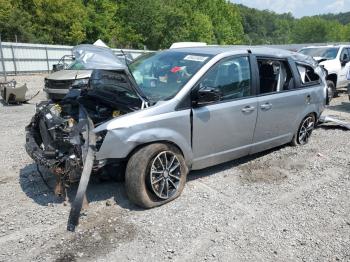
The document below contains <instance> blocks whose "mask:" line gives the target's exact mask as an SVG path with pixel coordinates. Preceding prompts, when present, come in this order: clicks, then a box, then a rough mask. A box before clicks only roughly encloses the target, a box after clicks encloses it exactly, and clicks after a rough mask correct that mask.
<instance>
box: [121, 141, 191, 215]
mask: <svg viewBox="0 0 350 262" xmlns="http://www.w3.org/2000/svg"><path fill="white" fill-rule="evenodd" d="M187 173H188V168H187V166H186V163H185V160H184V158H183V156H182V154H181V152H180V151H179V149H178V148H177V147H175V146H173V145H170V144H162V143H156V144H150V145H147V146H145V147H142V148H141V149H139V150H137V151H136V152H135V153H134V154H133V155H132V156H131V157H130V159H129V161H128V164H127V167H126V175H125V186H126V193H127V195H128V198H129V199H130V201H131V202H133V203H134V204H136V205H138V206H140V207H143V208H152V207H156V206H160V205H163V204H165V203H168V202H170V201H172V200H174V199H175V198H177V197H178V196H179V195H180V194H181V192H182V191H183V189H184V187H185V183H186V179H187Z"/></svg>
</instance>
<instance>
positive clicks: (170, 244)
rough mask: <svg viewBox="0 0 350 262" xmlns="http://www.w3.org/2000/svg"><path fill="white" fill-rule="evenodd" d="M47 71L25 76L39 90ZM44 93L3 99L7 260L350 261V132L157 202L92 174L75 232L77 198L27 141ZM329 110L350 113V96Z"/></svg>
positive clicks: (329, 132) (2, 218) (0, 221)
mask: <svg viewBox="0 0 350 262" xmlns="http://www.w3.org/2000/svg"><path fill="white" fill-rule="evenodd" d="M43 77H44V76H43V75H37V76H22V77H16V79H17V81H18V82H27V84H28V87H29V89H30V94H33V93H35V90H38V89H41V88H42V86H43ZM44 98H45V96H44V94H42V93H41V94H40V95H39V96H38V97H36V98H35V99H34V100H33V101H31V102H30V103H29V104H25V105H22V106H3V105H1V104H0V119H1V123H0V166H1V167H2V170H1V171H2V172H1V175H0V247H1V248H0V261H164V260H169V261H170V260H174V261H350V171H349V170H350V139H349V138H350V131H346V130H344V129H341V128H338V127H335V126H331V125H327V126H322V127H318V128H317V129H316V130H315V131H314V133H313V136H312V139H311V141H310V143H309V144H308V145H306V146H304V147H300V148H294V147H290V146H284V147H280V148H278V149H274V150H270V151H268V152H264V153H261V154H258V155H254V156H250V157H246V158H243V159H240V160H238V161H233V162H230V163H227V164H223V165H219V166H216V167H213V168H209V169H205V170H202V171H197V172H192V173H191V174H190V176H189V181H188V183H187V185H186V187H185V190H184V192H183V194H182V196H181V197H180V198H178V199H177V200H175V201H173V202H171V203H169V204H167V205H165V206H162V207H159V208H155V209H152V210H141V209H138V208H137V207H135V206H134V205H132V204H130V203H129V201H128V200H127V198H126V194H125V191H124V187H123V184H120V183H111V182H101V181H92V182H91V183H90V186H89V189H88V199H89V202H90V206H89V208H88V209H87V210H86V211H84V213H83V217H82V219H81V224H80V226H79V227H78V230H77V232H76V233H70V232H67V231H66V222H67V218H68V213H69V209H70V207H69V205H65V204H64V203H63V202H62V200H60V199H57V198H56V197H55V196H54V195H53V194H52V193H51V191H50V190H48V188H47V187H46V186H45V184H44V183H43V181H42V179H41V178H40V176H38V174H37V171H36V166H35V165H34V164H33V161H32V160H31V159H30V158H29V157H28V156H27V154H26V153H25V150H24V147H23V145H24V127H25V125H26V124H27V123H28V122H29V120H30V117H31V116H32V114H33V112H34V107H35V103H36V102H37V101H39V100H40V99H44ZM326 111H327V112H326V113H327V114H332V115H337V116H341V117H342V118H344V119H346V120H348V121H350V103H349V101H348V97H347V96H346V95H345V94H343V95H341V97H339V98H337V99H335V100H333V101H332V105H331V106H330V107H329V108H328V109H327V110H326ZM45 177H46V179H47V180H48V181H49V183H50V184H51V185H53V183H54V181H53V179H52V178H51V177H50V176H49V174H47V173H45Z"/></svg>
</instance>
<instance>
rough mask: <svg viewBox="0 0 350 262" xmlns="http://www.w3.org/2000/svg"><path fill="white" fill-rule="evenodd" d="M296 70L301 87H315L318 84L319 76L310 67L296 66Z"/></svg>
mask: <svg viewBox="0 0 350 262" xmlns="http://www.w3.org/2000/svg"><path fill="white" fill-rule="evenodd" d="M297 68H298V72H299V75H300V79H301V83H302V84H303V85H315V84H318V83H320V79H321V78H320V76H319V75H318V74H317V73H316V72H315V70H314V69H313V68H312V67H311V66H307V65H301V64H297Z"/></svg>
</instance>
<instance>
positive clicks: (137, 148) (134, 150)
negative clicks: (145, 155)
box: [125, 140, 184, 162]
mask: <svg viewBox="0 0 350 262" xmlns="http://www.w3.org/2000/svg"><path fill="white" fill-rule="evenodd" d="M151 144H169V145H172V146H174V147H176V148H177V149H178V150H179V151H180V153H181V155H182V156H184V153H183V151H182V150H181V148H180V147H179V146H178V145H177V144H175V143H174V142H171V141H167V140H159V141H154V142H149V143H144V144H141V145H138V146H136V147H135V148H134V149H133V150H131V152H130V153H129V154H128V156H127V157H126V158H125V161H126V162H128V161H129V159H130V157H131V156H132V155H133V154H134V153H135V152H136V151H138V150H139V149H141V148H143V147H145V146H148V145H151Z"/></svg>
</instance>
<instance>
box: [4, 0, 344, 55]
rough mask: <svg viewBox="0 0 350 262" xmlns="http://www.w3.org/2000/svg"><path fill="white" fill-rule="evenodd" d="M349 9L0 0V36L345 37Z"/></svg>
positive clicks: (216, 40)
mask: <svg viewBox="0 0 350 262" xmlns="http://www.w3.org/2000/svg"><path fill="white" fill-rule="evenodd" d="M349 21H350V13H347V14H346V13H345V14H340V15H338V16H337V15H324V16H313V17H303V18H301V19H296V18H294V17H293V16H292V14H290V13H286V14H276V13H274V12H272V11H267V10H265V11H260V10H257V9H253V8H248V7H245V6H243V5H237V4H233V3H231V2H229V1H226V0H176V1H171V0H60V1H57V0H0V33H1V37H2V40H3V41H14V40H15V37H16V38H17V39H18V41H20V42H31V43H46V44H69V45H76V44H80V43H93V42H94V41H95V40H97V39H99V38H100V39H102V40H103V41H105V42H106V43H107V44H108V45H109V46H111V47H119V48H144V47H146V48H148V49H152V50H157V49H163V48H168V47H169V46H170V45H171V44H172V43H173V42H179V41H200V42H207V43H209V44H222V45H232V44H252V45H254V44H289V43H315V42H339V41H350V22H349Z"/></svg>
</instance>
